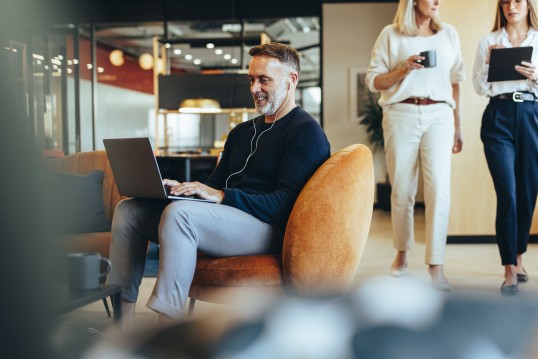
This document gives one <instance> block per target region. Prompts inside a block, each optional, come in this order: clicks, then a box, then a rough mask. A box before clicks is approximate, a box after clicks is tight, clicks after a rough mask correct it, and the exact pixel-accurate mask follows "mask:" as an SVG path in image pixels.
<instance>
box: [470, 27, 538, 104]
mask: <svg viewBox="0 0 538 359" xmlns="http://www.w3.org/2000/svg"><path fill="white" fill-rule="evenodd" d="M491 45H502V46H504V47H513V46H512V44H511V43H510V40H508V34H507V33H506V30H505V29H504V27H503V28H501V29H500V30H497V31H494V32H490V33H489V34H487V35H485V36H483V37H482V38H481V39H480V43H479V44H478V48H477V50H476V57H475V61H474V68H473V85H474V89H475V91H476V93H478V94H479V95H485V96H490V97H493V96H496V95H500V94H502V93H509V92H515V91H526V92H532V93H534V95H535V96H538V84H536V82H534V81H532V80H514V81H497V82H488V81H487V78H488V70H489V65H488V64H486V57H487V55H488V49H489V47H490V46H491ZM520 46H532V47H534V51H533V52H532V63H533V64H538V50H537V48H538V31H537V30H535V29H533V28H531V29H530V30H529V32H528V33H527V37H526V38H525V40H523V42H522V43H521V45H520Z"/></svg>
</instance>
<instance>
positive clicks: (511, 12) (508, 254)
mask: <svg viewBox="0 0 538 359" xmlns="http://www.w3.org/2000/svg"><path fill="white" fill-rule="evenodd" d="M536 9H537V1H536V0H500V1H499V4H498V6H497V14H496V16H495V25H494V26H493V31H492V32H490V33H489V34H487V35H485V36H484V37H483V38H482V39H481V40H480V43H479V45H478V49H477V53H476V58H475V64H474V69H473V84H474V87H475V90H476V92H477V93H478V94H479V95H485V96H488V97H489V98H490V101H489V104H488V105H487V107H486V109H485V111H484V115H483V117H482V127H481V131H480V137H481V139H482V142H483V144H484V152H485V155H486V160H487V163H488V167H489V170H490V173H491V177H492V179H493V184H494V186H495V191H496V193H497V218H496V223H495V228H496V234H497V243H498V246H499V252H500V255H501V262H502V265H503V266H504V282H503V284H502V285H501V292H502V293H503V294H505V295H514V294H516V293H517V292H518V282H525V281H527V280H528V276H527V273H526V272H525V269H524V268H523V261H522V256H523V253H525V252H526V250H527V242H528V240H529V232H530V227H531V222H532V216H533V211H534V207H535V204H536V196H537V193H538V83H537V81H538V71H537V69H536V66H535V64H536V63H537V62H538V61H537V60H538V59H537V56H538V51H537V49H536V47H537V46H538V17H537V13H536ZM523 46H532V47H534V51H533V56H532V62H526V61H523V62H521V65H517V66H515V70H516V71H517V72H518V73H520V74H521V75H523V76H524V77H525V79H523V80H510V81H501V82H488V81H487V75H488V68H489V56H490V52H491V50H492V49H494V48H502V47H504V48H508V47H523Z"/></svg>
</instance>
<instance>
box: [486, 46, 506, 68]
mask: <svg viewBox="0 0 538 359" xmlns="http://www.w3.org/2000/svg"><path fill="white" fill-rule="evenodd" d="M502 48H504V46H503V45H499V44H495V45H491V46H490V47H488V54H487V56H486V65H489V58H490V56H491V50H493V49H502Z"/></svg>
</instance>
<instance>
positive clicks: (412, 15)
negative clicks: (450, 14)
mask: <svg viewBox="0 0 538 359" xmlns="http://www.w3.org/2000/svg"><path fill="white" fill-rule="evenodd" d="M413 1H416V0H400V2H399V3H398V10H396V16H394V24H395V25H396V29H397V30H398V31H399V32H400V33H401V34H402V35H405V36H417V35H418V29H417V16H416V12H415V4H414V3H413ZM430 28H431V29H432V31H433V32H434V33H437V32H439V31H440V30H441V29H442V28H443V25H442V23H441V19H440V18H439V15H437V16H435V17H434V18H433V19H432V21H431V24H430Z"/></svg>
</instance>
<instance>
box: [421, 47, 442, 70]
mask: <svg viewBox="0 0 538 359" xmlns="http://www.w3.org/2000/svg"><path fill="white" fill-rule="evenodd" d="M419 55H420V56H422V57H424V60H417V62H418V63H419V64H421V65H422V66H424V67H426V68H427V67H435V66H437V56H436V52H435V50H429V51H422V52H421V53H420V54H419Z"/></svg>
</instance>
